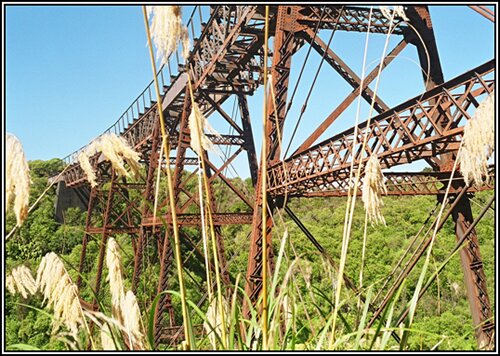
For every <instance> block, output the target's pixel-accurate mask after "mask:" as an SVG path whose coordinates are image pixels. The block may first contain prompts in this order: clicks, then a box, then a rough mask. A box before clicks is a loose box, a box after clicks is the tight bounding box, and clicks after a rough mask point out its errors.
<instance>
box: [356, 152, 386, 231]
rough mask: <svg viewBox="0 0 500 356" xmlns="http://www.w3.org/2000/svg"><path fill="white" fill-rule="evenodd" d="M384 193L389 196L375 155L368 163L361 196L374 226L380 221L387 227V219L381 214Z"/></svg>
mask: <svg viewBox="0 0 500 356" xmlns="http://www.w3.org/2000/svg"><path fill="white" fill-rule="evenodd" d="M382 192H384V193H386V194H387V188H386V187H385V183H384V175H383V174H382V169H381V167H380V162H379V160H378V158H377V156H376V155H373V156H371V157H370V159H369V160H368V162H367V163H366V167H365V177H364V179H363V188H362V196H361V199H362V201H363V203H364V206H365V210H366V213H367V215H368V219H369V220H370V221H371V223H372V224H373V223H378V222H379V221H380V222H382V223H383V224H384V225H385V219H384V217H383V216H382V213H381V209H382V206H384V203H383V202H382V198H381V194H382Z"/></svg>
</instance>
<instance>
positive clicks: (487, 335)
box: [406, 6, 494, 350]
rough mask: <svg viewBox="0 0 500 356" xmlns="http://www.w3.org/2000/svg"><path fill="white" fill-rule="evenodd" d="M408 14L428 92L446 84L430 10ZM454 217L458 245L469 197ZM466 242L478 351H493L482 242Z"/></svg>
mask: <svg viewBox="0 0 500 356" xmlns="http://www.w3.org/2000/svg"><path fill="white" fill-rule="evenodd" d="M406 14H407V16H408V17H409V19H410V21H411V23H412V24H413V25H414V26H415V28H416V29H417V31H418V32H419V34H420V36H421V37H422V40H423V41H424V44H425V47H424V44H422V43H421V42H420V40H419V39H417V38H416V37H415V36H412V37H410V38H409V40H410V41H411V42H412V43H413V44H415V46H416V47H417V52H418V57H419V60H420V65H421V67H422V73H423V76H424V81H425V82H426V89H427V90H429V89H432V88H433V87H435V86H437V85H439V84H441V83H443V82H444V78H443V73H442V69H441V63H440V60H439V54H438V50H437V45H436V39H435V37H434V30H433V28H432V22H431V18H430V14H429V10H428V8H427V6H410V7H408V9H407V10H406ZM426 50H427V52H426ZM427 55H428V56H429V63H428V61H427ZM427 72H429V77H428V78H427V75H426V73H427ZM443 126H444V123H443ZM455 159H456V156H455V155H454V154H448V155H445V156H442V157H441V159H437V158H436V159H434V158H433V161H434V163H435V168H437V169H439V170H450V169H451V168H452V167H453V162H454V160H455ZM436 166H437V167H436ZM464 186H465V184H464V182H463V181H460V182H454V188H455V189H458V188H461V187H464ZM452 216H453V221H454V222H455V233H456V237H457V241H458V240H460V239H461V238H462V236H463V234H464V232H465V231H466V230H467V228H468V226H470V224H472V222H473V221H474V219H473V216H472V210H471V207H470V202H469V198H468V197H467V195H464V196H463V197H462V198H460V201H459V202H458V204H457V205H456V207H455V208H454V210H453V213H452ZM467 241H468V244H467V247H466V248H464V249H462V250H461V251H460V258H461V262H462V269H463V271H464V279H465V285H466V289H467V296H468V299H469V305H470V308H471V314H472V321H473V323H474V327H475V332H476V339H477V343H478V346H479V349H489V350H491V349H493V348H494V338H493V335H494V323H493V321H491V320H490V319H491V318H492V312H491V305H490V301H489V297H488V292H487V288H486V278H485V275H484V270H483V264H482V260H481V254H480V249H479V241H478V239H477V234H476V232H475V230H473V231H471V233H470V234H469V235H468V237H467Z"/></svg>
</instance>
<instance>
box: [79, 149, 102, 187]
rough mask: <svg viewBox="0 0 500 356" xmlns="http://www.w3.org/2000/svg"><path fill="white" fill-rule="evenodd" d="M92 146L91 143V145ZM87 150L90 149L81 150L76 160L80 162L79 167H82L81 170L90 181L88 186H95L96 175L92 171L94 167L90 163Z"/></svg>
mask: <svg viewBox="0 0 500 356" xmlns="http://www.w3.org/2000/svg"><path fill="white" fill-rule="evenodd" d="M91 146H92V145H91ZM89 152H90V150H82V151H81V152H80V153H79V154H78V158H77V159H78V162H79V163H80V167H81V168H82V170H83V172H84V173H85V175H86V177H87V180H88V181H89V183H90V186H91V187H92V188H94V187H96V186H97V181H96V179H97V177H96V174H95V172H94V169H93V168H92V165H91V164H90V157H89Z"/></svg>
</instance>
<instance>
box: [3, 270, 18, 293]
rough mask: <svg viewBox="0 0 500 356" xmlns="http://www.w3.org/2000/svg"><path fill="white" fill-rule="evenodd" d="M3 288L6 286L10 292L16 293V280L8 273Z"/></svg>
mask: <svg viewBox="0 0 500 356" xmlns="http://www.w3.org/2000/svg"><path fill="white" fill-rule="evenodd" d="M5 288H7V290H8V291H9V293H10V294H16V282H15V281H14V278H13V277H12V275H10V274H9V275H8V276H7V277H6V278H5Z"/></svg>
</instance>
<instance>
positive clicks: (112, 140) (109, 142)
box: [78, 133, 141, 187]
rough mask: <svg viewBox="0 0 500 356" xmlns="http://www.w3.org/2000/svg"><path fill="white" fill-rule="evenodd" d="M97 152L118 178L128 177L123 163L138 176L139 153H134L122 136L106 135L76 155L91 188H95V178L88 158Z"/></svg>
mask: <svg viewBox="0 0 500 356" xmlns="http://www.w3.org/2000/svg"><path fill="white" fill-rule="evenodd" d="M98 152H102V154H103V155H104V157H105V158H106V159H107V160H109V161H110V162H111V165H112V166H113V168H114V169H115V171H116V173H117V174H118V175H119V176H127V177H130V174H129V172H128V171H127V170H126V169H125V162H127V164H128V166H129V167H130V170H131V171H132V173H133V174H134V176H136V177H137V176H138V174H139V169H140V164H139V160H140V158H141V157H140V155H139V153H138V152H136V151H134V149H133V148H132V147H130V145H129V144H128V142H127V141H126V140H125V139H124V138H123V137H122V136H117V135H115V134H113V133H108V134H105V135H102V136H100V137H99V138H98V139H96V140H94V141H93V142H92V143H91V144H90V145H89V146H87V148H86V149H84V150H82V151H81V152H80V153H79V154H78V162H79V163H80V167H81V168H82V170H83V171H84V173H85V175H86V176H87V180H88V181H89V183H90V185H91V186H92V187H95V186H97V181H96V179H97V177H96V174H95V171H94V169H93V168H92V165H91V164H90V157H92V156H93V155H95V154H96V153H98Z"/></svg>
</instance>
